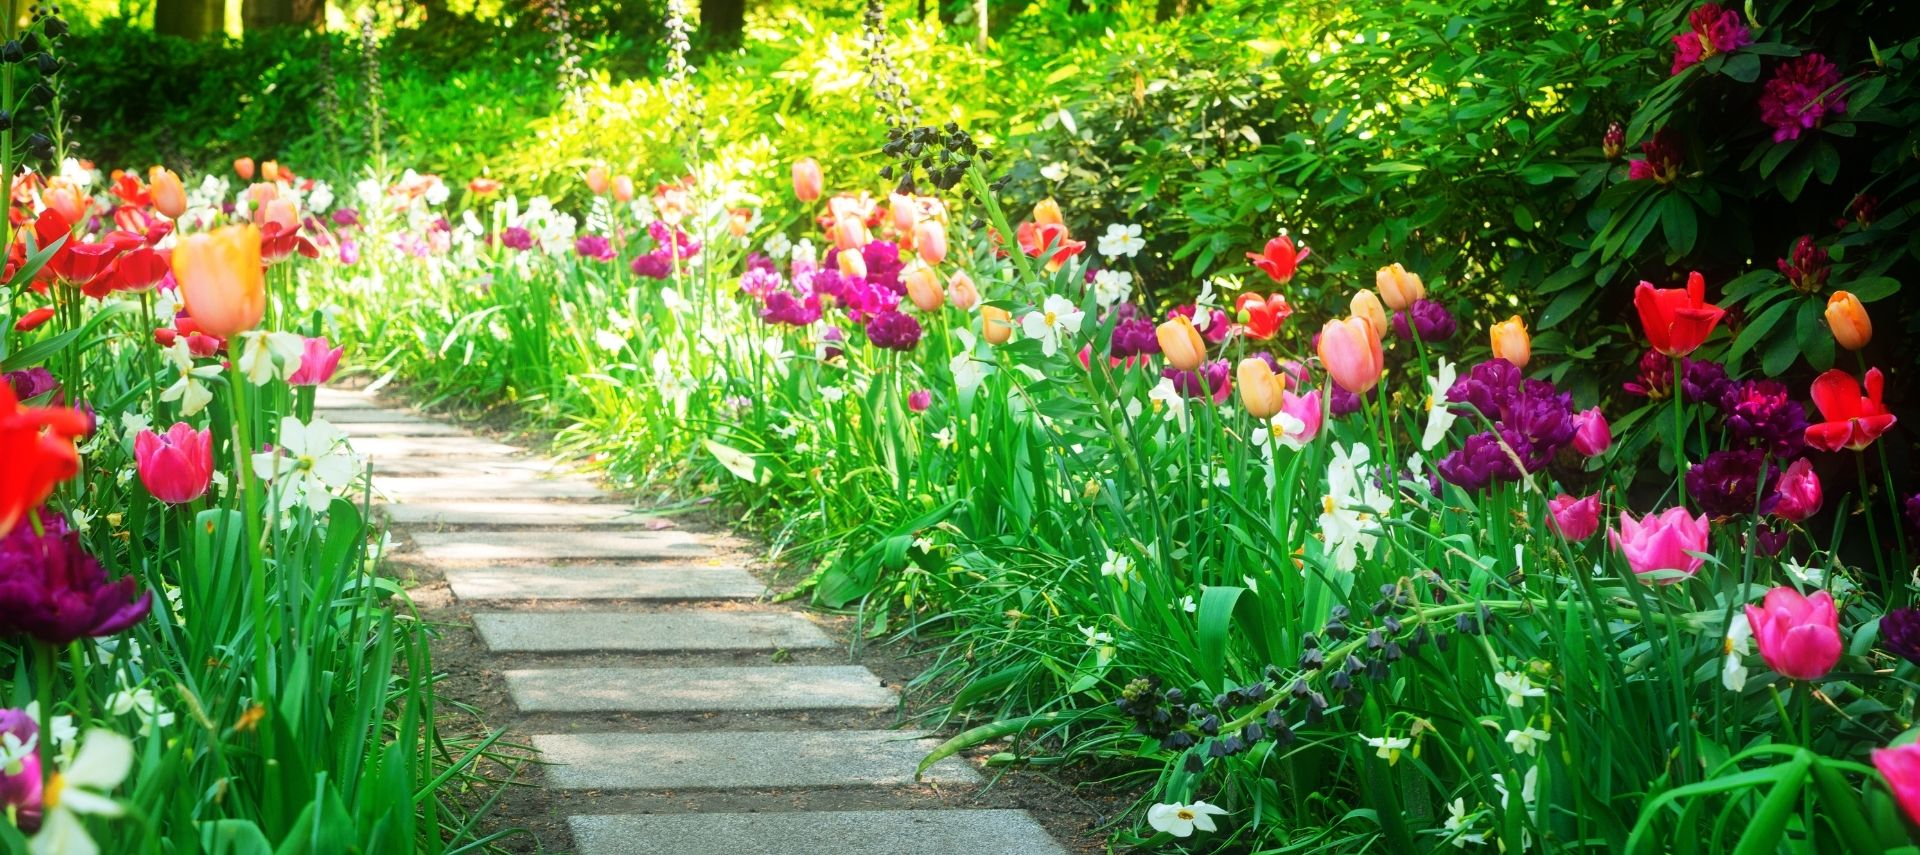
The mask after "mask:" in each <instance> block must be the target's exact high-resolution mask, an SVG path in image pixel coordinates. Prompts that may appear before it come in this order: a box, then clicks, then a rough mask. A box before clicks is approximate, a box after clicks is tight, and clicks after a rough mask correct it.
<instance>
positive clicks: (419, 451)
mask: <svg viewBox="0 0 1920 855" xmlns="http://www.w3.org/2000/svg"><path fill="white" fill-rule="evenodd" d="M352 442H353V450H354V451H358V452H360V453H361V454H364V455H366V456H368V457H373V458H379V457H510V456H513V455H516V454H521V453H524V452H525V451H526V449H523V448H515V447H513V446H511V445H503V444H501V443H498V442H494V441H492V440H487V439H478V438H475V437H471V436H446V437H384V436H373V437H354V438H353V440H352Z"/></svg>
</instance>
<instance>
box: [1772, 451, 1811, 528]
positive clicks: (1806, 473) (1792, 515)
mask: <svg viewBox="0 0 1920 855" xmlns="http://www.w3.org/2000/svg"><path fill="white" fill-rule="evenodd" d="M1821 498H1822V495H1821V492H1820V476H1818V475H1815V474H1813V464H1811V463H1808V462H1807V459H1806V458H1804V457H1802V458H1800V459H1799V460H1795V461H1794V462H1793V465H1792V466H1789V467H1787V471H1785V472H1782V473H1780V483H1779V484H1778V485H1777V486H1775V487H1774V495H1773V507H1772V508H1770V509H1769V510H1770V511H1771V512H1772V514H1773V515H1774V516H1777V517H1779V518H1781V519H1783V520H1786V521H1788V522H1800V521H1802V520H1805V519H1806V518H1807V517H1810V516H1813V515H1814V514H1815V513H1818V512H1819V510H1820V501H1821Z"/></svg>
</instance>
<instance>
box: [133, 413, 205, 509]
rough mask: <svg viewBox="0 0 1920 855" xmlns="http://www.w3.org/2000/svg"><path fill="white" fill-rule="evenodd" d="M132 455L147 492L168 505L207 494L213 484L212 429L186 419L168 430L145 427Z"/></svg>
mask: <svg viewBox="0 0 1920 855" xmlns="http://www.w3.org/2000/svg"><path fill="white" fill-rule="evenodd" d="M133 458H134V462H135V463H136V464H138V466H139V470H140V483H142V484H145V485H146V486H147V492H149V493H152V494H153V497H154V498H156V499H159V500H160V501H162V502H166V503H167V504H169V505H181V504H185V503H187V502H191V501H193V500H194V499H198V498H200V497H201V496H204V495H206V492H207V485H208V484H210V483H212V480H213V432H212V431H205V430H194V429H193V425H190V424H187V423H186V422H179V423H177V424H175V425H174V426H173V427H170V428H168V429H167V432H166V433H155V432H153V431H151V430H143V431H141V432H140V435H139V436H136V437H134V438H133Z"/></svg>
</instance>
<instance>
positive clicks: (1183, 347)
mask: <svg viewBox="0 0 1920 855" xmlns="http://www.w3.org/2000/svg"><path fill="white" fill-rule="evenodd" d="M1153 337H1154V339H1156V340H1157V341H1159V342H1160V355H1161V356H1164V357H1166V359H1167V364H1168V365H1171V366H1173V367H1175V368H1178V369H1180V370H1181V371H1193V370H1195V369H1198V368H1199V367H1200V364H1201V363H1203V362H1206V361H1207V342H1206V340H1205V339H1203V338H1201V337H1200V331H1199V330H1197V329H1194V328H1193V319H1192V318H1189V317H1187V316H1186V315H1174V316H1173V317H1172V318H1171V319H1170V320H1168V321H1167V322H1165V323H1163V324H1161V325H1160V326H1158V327H1155V328H1154V330H1153Z"/></svg>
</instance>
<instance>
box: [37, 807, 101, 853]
mask: <svg viewBox="0 0 1920 855" xmlns="http://www.w3.org/2000/svg"><path fill="white" fill-rule="evenodd" d="M27 851H29V852H32V853H33V855H100V847H99V846H98V845H96V844H95V843H94V842H93V837H92V836H90V835H88V834H87V826H86V824H85V823H82V822H81V821H80V818H79V817H77V816H74V815H73V812H72V811H69V810H65V809H64V808H55V809H53V810H50V811H47V814H46V817H45V818H44V819H42V820H41V822H40V831H39V832H38V833H36V834H34V835H33V839H32V840H31V841H29V842H28V844H27Z"/></svg>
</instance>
